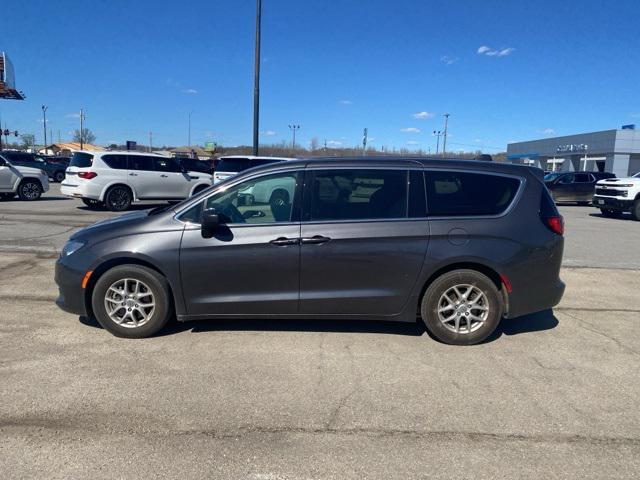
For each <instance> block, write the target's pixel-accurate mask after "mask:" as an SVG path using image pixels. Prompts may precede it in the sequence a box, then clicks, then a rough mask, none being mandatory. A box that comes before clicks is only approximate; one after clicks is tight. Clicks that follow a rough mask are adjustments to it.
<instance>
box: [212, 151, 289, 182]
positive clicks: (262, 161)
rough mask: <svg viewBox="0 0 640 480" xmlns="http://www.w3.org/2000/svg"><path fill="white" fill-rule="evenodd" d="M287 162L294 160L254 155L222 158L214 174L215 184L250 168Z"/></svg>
mask: <svg viewBox="0 0 640 480" xmlns="http://www.w3.org/2000/svg"><path fill="white" fill-rule="evenodd" d="M286 160H293V158H287V157H256V156H253V155H228V156H226V157H220V160H219V162H218V164H217V165H216V167H215V170H214V172H213V183H214V184H215V183H219V182H221V181H223V180H226V179H227V178H231V177H233V176H234V175H237V174H238V173H240V172H243V171H244V170H248V169H249V168H253V167H259V166H261V165H266V164H268V163H274V162H284V161H286Z"/></svg>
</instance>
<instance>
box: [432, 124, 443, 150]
mask: <svg viewBox="0 0 640 480" xmlns="http://www.w3.org/2000/svg"><path fill="white" fill-rule="evenodd" d="M433 135H435V136H436V137H437V140H436V155H438V151H439V150H440V137H441V136H442V130H434V131H433Z"/></svg>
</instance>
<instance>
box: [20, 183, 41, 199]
mask: <svg viewBox="0 0 640 480" xmlns="http://www.w3.org/2000/svg"><path fill="white" fill-rule="evenodd" d="M41 196H42V184H41V183H40V182H39V181H38V180H33V179H30V178H27V179H25V180H23V181H22V182H21V183H20V185H19V186H18V197H20V200H23V201H25V202H32V201H34V200H38V199H39V198H40V197H41Z"/></svg>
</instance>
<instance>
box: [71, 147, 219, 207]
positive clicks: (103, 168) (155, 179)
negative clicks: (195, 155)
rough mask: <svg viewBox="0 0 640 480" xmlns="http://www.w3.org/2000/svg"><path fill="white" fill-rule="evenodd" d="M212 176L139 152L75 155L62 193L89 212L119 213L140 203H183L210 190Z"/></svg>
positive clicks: (170, 160) (79, 153) (176, 161)
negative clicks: (98, 210)
mask: <svg viewBox="0 0 640 480" xmlns="http://www.w3.org/2000/svg"><path fill="white" fill-rule="evenodd" d="M211 181H212V179H211V175H208V174H206V173H201V172H191V171H185V170H184V169H183V168H182V166H181V164H180V162H179V161H178V160H177V159H175V158H171V157H165V156H162V155H153V154H149V153H137V152H76V153H74V154H73V156H72V157H71V162H70V163H69V167H68V168H67V171H66V172H65V180H64V181H63V182H62V186H61V188H60V192H61V193H62V194H63V195H67V196H69V197H74V198H79V199H81V200H82V201H83V202H84V204H85V205H87V206H88V207H89V208H98V207H102V206H105V207H106V208H108V209H109V210H112V211H115V212H120V211H123V210H127V209H128V208H129V207H130V205H131V203H132V202H136V201H141V200H182V199H184V198H187V197H190V196H191V195H194V194H196V193H198V192H200V191H202V190H204V189H205V188H208V187H210V186H211Z"/></svg>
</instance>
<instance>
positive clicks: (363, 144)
mask: <svg viewBox="0 0 640 480" xmlns="http://www.w3.org/2000/svg"><path fill="white" fill-rule="evenodd" d="M366 153H367V128H366V127H365V129H364V132H363V134H362V154H363V155H366Z"/></svg>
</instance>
